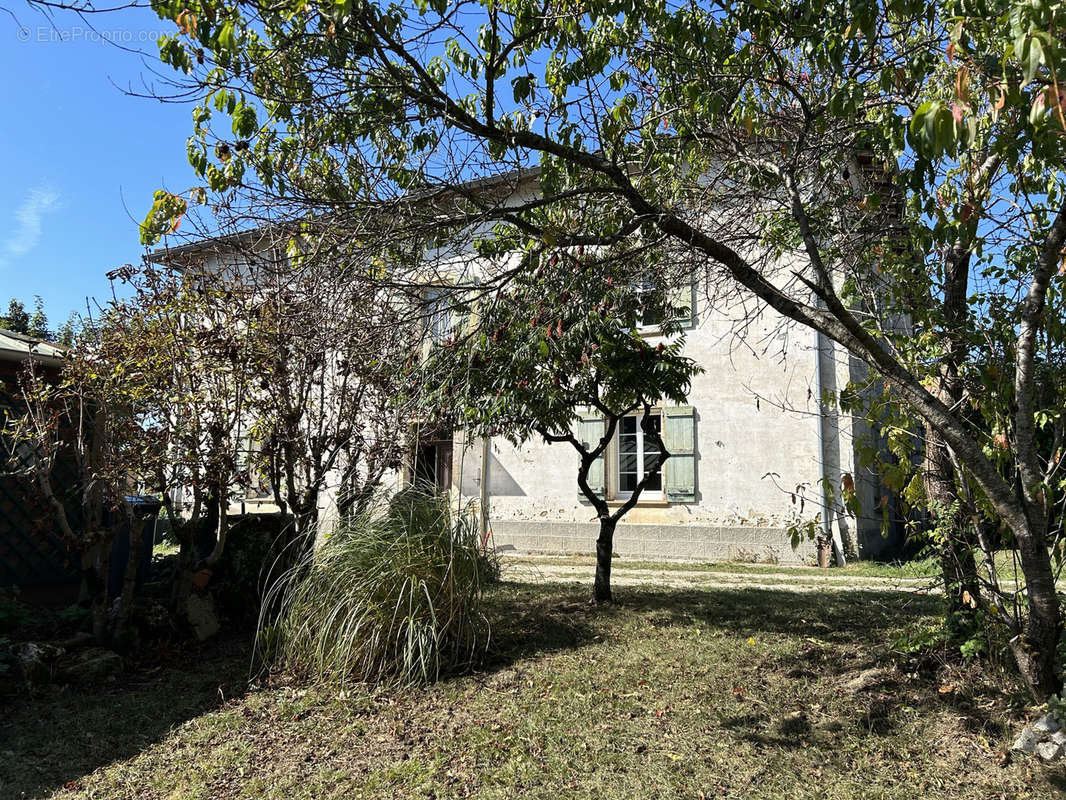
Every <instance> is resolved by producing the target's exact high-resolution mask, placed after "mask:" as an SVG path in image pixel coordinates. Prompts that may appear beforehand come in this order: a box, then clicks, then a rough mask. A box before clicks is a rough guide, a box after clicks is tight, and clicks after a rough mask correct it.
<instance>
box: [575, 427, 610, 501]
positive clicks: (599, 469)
mask: <svg viewBox="0 0 1066 800" xmlns="http://www.w3.org/2000/svg"><path fill="white" fill-rule="evenodd" d="M576 428H577V430H575V431H574V435H575V436H576V437H577V440H578V441H579V442H581V443H582V445H583V446H584V448H585V449H586V450H593V449H595V448H596V447H598V446H599V444H600V440H601V439H603V435H604V433H606V431H607V423H606V420H604V418H603V417H602V416H600V415H599V414H596V413H586V414H582V415H581V418H580V419H579V420H578V422H577V426H576ZM606 463H607V458H606V451H605V452H603V453H601V454H600V457H599V458H597V459H596V460H595V461H594V462H593V464H592V467H591V468H589V477H588V484H589V488H590V489H592V491H593V492H594V493H595V494H596V496H597V497H601V498H602V497H605V496H606V494H607V475H606V470H605V467H606ZM577 492H578V497H580V498H582V499H584V498H585V495H584V493H583V492H582V491H581V489H580V488H579V489H578V490H577Z"/></svg>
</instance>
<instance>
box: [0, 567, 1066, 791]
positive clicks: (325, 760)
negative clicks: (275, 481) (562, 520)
mask: <svg viewBox="0 0 1066 800" xmlns="http://www.w3.org/2000/svg"><path fill="white" fill-rule="evenodd" d="M570 566H573V567H574V568H575V569H583V570H584V583H585V584H587V582H588V569H587V567H586V566H585V565H582V564H571V565H570ZM558 567H559V565H558V564H556V568H558ZM629 571H630V572H634V573H636V572H639V571H640V567H639V566H638V567H636V568H633V569H631V570H629ZM538 572H539V573H540V575H541V578H540V579H539V580H540V582H538V581H535V580H532V579H531V578H530V576H531V575H534V574H536V573H538ZM625 572H626V570H619V571H618V573H619V576H620V577H626V576H623V573H625ZM645 572H646V573H647V575H646V578H647V579H646V580H645V581H644V582H643V585H641V586H636V585H629V583H628V581H627V582H626V583H625V585H623V584H622V583H620V584H619V588H618V592H617V594H618V599H619V600H620V603H619V604H617V605H616V606H613V607H609V608H591V607H589V605H588V604H587V602H586V599H587V592H588V589H587V585H582V584H578V583H562V582H558V581H559V580H569V578H566V577H565V576H564V578H562V579H560V578H558V577H557V576H554V577H553V576H547V575H545V573H544V566H543V563H542V562H541V563H537V562H525V563H522V564H517V563H514V562H510V563H509V564H508V570H507V572H506V573H505V577H507V576H509V578H510V579H509V580H505V582H504V583H502V584H501V585H499V586H497V587H494V588H493V589H492V590H491V591H490V593H489V596H488V598H487V601H488V602H487V613H488V614H489V615H490V618H491V619H492V620H493V622H494V631H493V641H494V644H493V648H492V654H491V656H490V658H489V660H488V662H486V663H485V664H484V665H483V666H482V667H481V668H480V669H479V670H478V671H476V672H475V673H474V674H472V675H466V676H459V677H453V678H450V679H448V680H445V681H442V682H441V683H439V684H437V685H434V686H430V687H426V688H393V689H388V690H371V689H368V688H366V687H361V686H349V687H347V688H345V689H343V690H339V689H338V688H337V687H330V688H322V689H314V690H308V689H306V688H304V687H302V686H300V685H298V684H295V683H292V682H286V681H285V680H281V679H276V678H275V679H271V680H269V681H266V680H253V681H252V682H250V683H249V682H248V674H249V673H248V664H249V661H248V646H249V642H247V641H233V640H230V641H225V642H220V643H216V644H213V645H208V646H204V647H203V648H202V649H199V650H189V651H185V652H180V653H175V652H164V653H158V654H156V657H155V661H156V662H157V664H158V665H157V666H153V665H152V664H151V663H145V664H142V665H139V666H137V667H135V668H134V669H132V670H130V671H129V672H128V673H127V675H126V676H125V678H123V679H122V680H121V682H117V683H114V684H111V685H109V686H107V687H106V688H105V689H104V690H103V691H99V692H96V693H91V694H89V693H80V692H78V691H76V690H74V689H68V690H62V691H61V690H56V691H55V692H54V693H51V694H48V695H45V696H42V697H37V698H21V699H19V700H18V701H16V702H15V703H14V706H15V707H14V708H13V709H12V710H11V711H10V712H9V713H7V714H5V715H4V717H3V719H2V720H0V756H2V758H0V780H2V781H3V783H2V784H0V797H3V798H8V797H11V798H19V797H57V798H90V797H91V798H127V797H133V798H138V800H140V798H145V799H146V800H150V799H153V798H170V799H172V800H178V799H179V798H185V799H188V800H192V798H222V799H223V800H229V799H230V798H285V800H297V799H298V798H312V797H313V798H360V797H366V798H427V799H428V798H439V799H440V800H443V798H461V797H478V798H509V797H516V798H517V797H521V798H552V799H553V800H555V799H556V798H560V797H566V798H611V800H616V799H618V800H628V799H629V798H660V797H661V798H671V800H672V799H673V798H705V799H707V798H738V799H739V798H743V799H744V800H759V799H761V798H766V799H767V800H769V798H775V800H776V798H782V797H787V798H828V799H829V800H843V799H844V798H863V800H866V799H867V798H901V800H902V798H907V800H910V798H914V797H925V796H934V795H937V794H940V793H946V792H951V795H952V796H954V797H965V798H967V800H978V799H981V798H989V799H990V800H991V798H997V799H998V798H1003V797H1006V798H1012V800H1013V799H1014V798H1021V799H1024V798H1052V797H1056V796H1060V794H1061V793H1062V792H1063V791H1066V776H1064V774H1063V772H1062V771H1061V769H1060V771H1058V772H1055V771H1053V770H1050V769H1047V768H1045V767H1043V766H1041V765H1040V764H1037V763H1035V762H1034V761H1032V760H1030V759H1027V758H1024V757H1018V758H1014V759H1011V758H1009V757H1007V756H1006V754H1005V748H1007V747H1008V746H1009V743H1010V739H1011V735H1012V733H1013V731H1014V730H1015V728H1017V727H1018V726H1019V725H1020V722H1021V719H1022V716H1023V714H1024V713H1025V712H1024V701H1023V699H1022V697H1021V696H1020V695H1017V694H1015V693H1013V690H1012V686H1013V684H1012V683H1011V682H1010V681H1009V680H1007V679H1006V678H1005V677H1004V674H1003V673H1002V672H1000V671H999V670H998V668H997V667H996V666H995V665H994V664H993V665H987V668H986V669H985V670H979V669H976V668H973V667H966V666H965V665H958V664H956V665H954V666H951V665H948V666H945V665H943V664H939V663H937V662H936V661H935V660H930V659H924V660H921V661H918V660H914V659H910V658H908V657H902V656H900V655H899V654H898V653H894V652H893V651H892V648H891V644H892V642H893V641H894V640H896V639H897V638H898V637H899V635H900V634H901V632H903V631H904V630H906V629H908V628H909V627H921V626H929V625H932V624H934V621H935V619H936V603H937V602H938V600H937V598H935V597H934V596H931V595H919V594H915V593H914V592H913V591H910V590H907V587H906V586H904V585H900V586H899V587H898V588H897V587H881V586H879V585H877V584H871V585H869V586H866V587H864V588H865V590H864V591H853V590H852V589H851V588H845V587H840V586H836V585H833V582H830V584H829V585H826V586H823V587H821V588H820V589H818V590H817V591H813V590H811V587H810V586H808V585H804V586H803V587H802V588H803V589H804V590H803V591H797V590H795V589H792V588H789V581H788V580H787V576H788V574H793V573H781V572H776V573H774V572H752V573H750V574H751V575H752V577H753V579H754V582H755V586H749V585H746V584H745V583H744V582H743V579H742V577H743V575H744V574H746V572H745V570H744V569H740V570H737V569H726V570H722V571H720V572H719V573H715V571H714V570H702V571H701V570H690V569H684V570H671V569H663V568H659V569H645ZM677 572H680V573H687V572H695V573H699V572H702V573H703V574H704V575H710V574H726V575H730V576H731V577H730V578H729V581H730V582H729V583H728V584H727V585H717V584H712V583H707V584H706V585H701V586H696V587H693V586H682V587H675V586H669V585H664V584H663V578H664V576H668V575H669V574H670V573H677ZM736 575H740V576H741V578H740V579H738V578H736V577H734V576H736ZM772 575H782V576H783V577H784V578H786V580H777V579H774V580H775V581H776V582H775V584H774V587H773V588H759V587H761V586H764V585H765V583H766V581H767V580H768V576H772ZM793 575H794V578H799V577H804V576H806V573H794V574H793ZM844 577H845V576H843V575H836V576H835V577H834V580H835V581H840V580H842V579H843V578H844ZM870 577H876V576H866V577H865V578H863V580H864V581H867V582H868V579H869V578H870Z"/></svg>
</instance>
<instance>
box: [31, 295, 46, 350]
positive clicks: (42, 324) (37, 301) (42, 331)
mask: <svg viewBox="0 0 1066 800" xmlns="http://www.w3.org/2000/svg"><path fill="white" fill-rule="evenodd" d="M26 332H27V333H28V334H29V335H30V336H32V337H33V338H35V339H44V340H50V339H51V338H52V332H51V331H50V330H49V329H48V316H47V315H46V314H45V313H44V301H43V300H41V296H40V295H34V297H33V315H32V316H31V317H30V318H29V321H28V324H27V328H26Z"/></svg>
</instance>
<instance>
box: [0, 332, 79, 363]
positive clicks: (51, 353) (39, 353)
mask: <svg viewBox="0 0 1066 800" xmlns="http://www.w3.org/2000/svg"><path fill="white" fill-rule="evenodd" d="M66 352H67V348H65V347H63V346H62V345H59V344H54V343H52V342H46V341H44V340H43V339H35V338H33V337H32V336H27V335H26V334H24V333H16V332H15V331H9V330H7V329H6V328H0V361H25V360H27V359H33V360H35V361H40V362H41V363H43V364H50V365H57V364H59V363H60V362H61V361H62V360H63V358H64V357H65V356H66Z"/></svg>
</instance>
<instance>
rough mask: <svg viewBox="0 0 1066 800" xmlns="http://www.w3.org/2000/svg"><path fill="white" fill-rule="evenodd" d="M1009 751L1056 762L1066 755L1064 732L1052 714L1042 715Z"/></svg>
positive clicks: (1022, 733) (1065, 736)
mask: <svg viewBox="0 0 1066 800" xmlns="http://www.w3.org/2000/svg"><path fill="white" fill-rule="evenodd" d="M1011 750H1013V751H1015V752H1017V753H1026V754H1028V755H1036V756H1037V757H1038V758H1040V759H1041V760H1042V761H1048V762H1050V761H1057V760H1059V759H1061V758H1062V757H1063V756H1064V755H1066V730H1063V725H1062V721H1061V720H1059V719H1057V718H1056V717H1055V715H1054V714H1051V713H1048V714H1044V715H1043V716H1042V717H1040V718H1039V719H1038V720H1036V721H1035V722H1034V723H1033V724H1032V725H1029V726H1027V727H1026V728H1024V729H1023V730H1022V732H1021V733H1020V734H1019V735H1018V738H1017V739H1015V740H1014V744H1013V745H1011Z"/></svg>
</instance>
